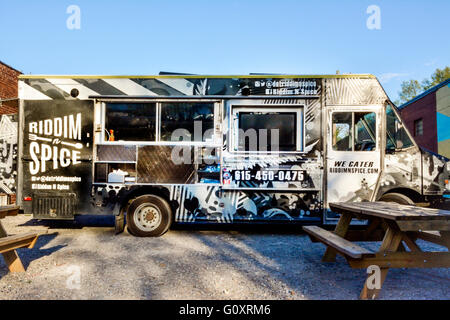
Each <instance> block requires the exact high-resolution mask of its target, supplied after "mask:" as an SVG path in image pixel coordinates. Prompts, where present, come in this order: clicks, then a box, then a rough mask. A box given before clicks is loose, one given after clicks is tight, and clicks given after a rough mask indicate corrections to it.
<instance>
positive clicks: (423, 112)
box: [399, 79, 450, 158]
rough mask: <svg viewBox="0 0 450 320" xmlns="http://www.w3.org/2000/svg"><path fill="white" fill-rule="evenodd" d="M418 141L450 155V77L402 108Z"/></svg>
mask: <svg viewBox="0 0 450 320" xmlns="http://www.w3.org/2000/svg"><path fill="white" fill-rule="evenodd" d="M399 110H400V112H401V116H402V119H403V121H404V122H405V124H406V126H407V128H408V129H409V131H410V132H411V134H412V135H413V136H414V139H415V140H416V142H417V144H418V145H419V146H421V147H423V148H425V149H427V150H430V151H432V152H435V153H439V154H441V155H443V156H445V157H447V158H450V79H447V80H445V81H443V82H441V83H440V84H438V85H436V86H434V87H432V88H430V89H428V90H427V91H425V92H423V93H422V94H420V95H418V96H417V97H415V98H414V99H412V100H410V101H408V102H406V103H404V104H403V105H401V106H400V107H399Z"/></svg>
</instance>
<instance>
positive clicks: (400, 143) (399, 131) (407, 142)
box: [386, 104, 414, 151]
mask: <svg viewBox="0 0 450 320" xmlns="http://www.w3.org/2000/svg"><path fill="white" fill-rule="evenodd" d="M413 145H414V144H413V142H412V141H411V139H410V138H409V136H408V133H407V132H406V130H405V128H404V126H403V124H402V121H401V120H400V119H399V118H398V116H397V114H396V113H395V111H394V109H393V108H392V106H391V105H389V104H388V105H387V106H386V150H387V151H394V150H396V149H405V148H409V147H411V146H413Z"/></svg>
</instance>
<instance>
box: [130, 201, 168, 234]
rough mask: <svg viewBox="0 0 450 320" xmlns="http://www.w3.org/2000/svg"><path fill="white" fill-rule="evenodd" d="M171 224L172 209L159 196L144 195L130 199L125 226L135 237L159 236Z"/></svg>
mask: <svg viewBox="0 0 450 320" xmlns="http://www.w3.org/2000/svg"><path fill="white" fill-rule="evenodd" d="M171 224H172V210H171V208H170V206H169V204H168V203H167V201H166V200H164V199H163V198H161V197H158V196H155V195H144V196H140V197H137V198H135V199H134V200H133V201H131V203H130V206H129V207H128V210H127V228H128V229H129V230H130V231H131V232H130V233H131V234H132V235H134V236H137V237H159V236H161V235H163V234H164V233H165V232H166V231H167V230H168V229H169V227H170V225H171Z"/></svg>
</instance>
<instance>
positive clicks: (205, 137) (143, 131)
mask: <svg viewBox="0 0 450 320" xmlns="http://www.w3.org/2000/svg"><path fill="white" fill-rule="evenodd" d="M216 104H217V103H215V102H200V101H199V102H176V101H174V102H145V103H135V102H107V103H104V109H103V115H104V116H103V129H104V130H103V141H104V142H117V141H119V142H158V141H163V142H170V141H173V142H178V141H192V142H207V141H211V139H212V138H213V136H214V110H215V107H216Z"/></svg>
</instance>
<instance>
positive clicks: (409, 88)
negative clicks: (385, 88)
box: [398, 80, 422, 103]
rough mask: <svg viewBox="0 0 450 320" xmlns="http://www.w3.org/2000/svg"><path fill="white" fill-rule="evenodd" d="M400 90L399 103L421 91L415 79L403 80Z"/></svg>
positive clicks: (412, 97)
mask: <svg viewBox="0 0 450 320" xmlns="http://www.w3.org/2000/svg"><path fill="white" fill-rule="evenodd" d="M401 86H402V90H401V91H400V92H399V94H398V95H399V98H400V101H401V103H404V102H406V101H409V100H411V99H414V98H415V97H417V96H418V95H419V93H420V92H421V91H422V86H421V85H420V83H419V81H417V80H409V81H403V82H402V84H401Z"/></svg>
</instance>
